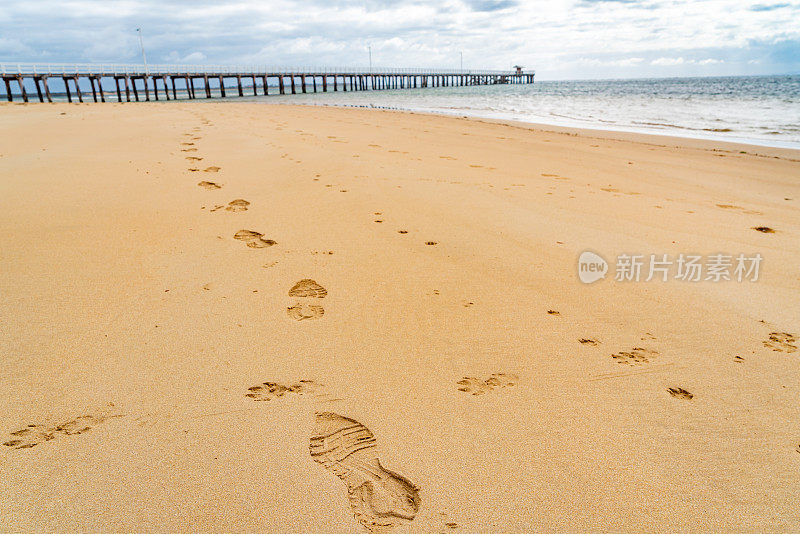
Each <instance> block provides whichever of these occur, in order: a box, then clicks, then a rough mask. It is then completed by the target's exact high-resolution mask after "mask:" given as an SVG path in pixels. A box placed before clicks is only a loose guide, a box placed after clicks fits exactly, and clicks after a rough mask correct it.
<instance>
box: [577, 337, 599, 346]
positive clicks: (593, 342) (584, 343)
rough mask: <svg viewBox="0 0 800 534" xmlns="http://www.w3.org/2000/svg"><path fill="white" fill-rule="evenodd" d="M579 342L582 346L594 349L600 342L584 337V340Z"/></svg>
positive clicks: (581, 339)
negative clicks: (589, 346)
mask: <svg viewBox="0 0 800 534" xmlns="http://www.w3.org/2000/svg"><path fill="white" fill-rule="evenodd" d="M578 342H579V343H580V344H581V345H591V346H592V347H594V346H596V345H597V344H598V343H599V341H597V340H596V339H592V338H583V337H582V338H580V339H579V340H578Z"/></svg>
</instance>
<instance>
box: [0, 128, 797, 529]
mask: <svg viewBox="0 0 800 534" xmlns="http://www.w3.org/2000/svg"><path fill="white" fill-rule="evenodd" d="M204 124H209V123H208V121H204ZM187 135H191V134H187ZM193 139H194V140H196V139H199V138H193ZM184 146H192V144H189V145H184ZM193 158H194V159H193V160H195V161H199V160H200V159H202V158H195V157H193ZM216 169H217V170H216V171H209V172H217V171H218V170H219V168H216ZM198 185H200V186H201V187H204V188H206V189H209V190H216V189H220V188H221V187H222V186H220V185H218V184H216V183H214V182H207V181H203V182H200V184H198ZM248 205H249V202H247V201H245V200H242V199H237V200H235V201H232V202H230V203H229V204H228V206H230V207H232V209H230V210H229V211H237V210H246V209H247V206H248ZM226 209H228V208H226ZM401 233H402V232H401ZM234 238H235V239H237V240H239V241H243V242H244V243H245V244H246V245H247V246H248V247H250V248H265V247H269V246H272V245H274V244H275V242H274V241H272V240H269V239H264V236H263V234H261V233H260V232H255V231H252V230H240V231H239V232H237V233H236V235H235V236H234ZM288 294H289V296H290V297H293V298H295V299H296V300H297V302H296V303H295V304H294V305H293V306H291V307H289V308H287V312H288V315H289V317H291V318H293V319H296V320H304V319H311V318H318V317H321V316H322V315H323V313H324V310H323V309H322V306H320V305H318V304H313V303H312V302H317V301H313V300H311V299H323V298H325V297H326V296H327V294H328V291H327V290H326V289H325V288H324V287H322V286H321V285H319V284H318V283H317V282H315V281H314V280H312V279H308V278H306V279H302V280H300V281H298V282H297V283H296V284H295V285H294V286H293V287H292V288H291V289H290V290H289V292H288ZM548 313H550V314H551V315H558V312H555V311H553V310H550V311H548ZM653 339H655V338H654V336H652V335H651V334H645V336H644V337H643V338H642V340H643V341H644V340H653ZM579 341H580V342H581V343H582V344H587V345H596V344H597V341H596V340H595V339H591V338H582V339H579ZM763 345H764V347H765V348H768V349H771V350H773V351H776V352H784V353H794V352H796V351H797V339H796V337H795V335H793V334H789V333H786V332H772V333H770V334H769V336H768V338H767V340H765V341H763ZM657 354H658V352H657V351H655V350H652V349H648V348H643V347H634V348H633V349H631V350H629V351H621V352H618V353H615V354H612V355H611V357H612V359H613V360H614V361H617V363H620V364H623V365H631V366H635V365H642V364H646V363H649V361H650V359H651V358H652V357H654V356H655V355H657ZM738 358H739V360H741V361H743V359H741V358H740V357H738ZM737 361H738V360H737ZM518 381H519V377H518V376H517V375H514V374H508V373H493V374H491V375H489V376H488V377H487V378H476V377H464V378H462V379H461V380H459V381H458V382H457V389H458V391H461V392H464V393H468V394H471V395H475V396H479V395H484V394H487V393H489V392H492V391H495V390H499V389H504V388H508V387H512V386H515V385H516V384H517V383H518ZM322 390H323V386H322V385H321V384H319V383H317V382H315V381H313V380H299V381H297V382H295V383H291V384H281V383H277V382H263V383H261V384H258V385H256V386H252V387H250V388H248V389H247V393H245V396H246V397H247V398H249V399H251V400H253V401H270V400H273V399H279V398H282V397H284V396H286V395H289V394H295V395H308V394H314V395H317V394H319V393H320V392H321V391H322ZM667 392H668V393H669V394H670V395H671V396H672V397H675V398H677V399H681V400H686V401H690V400H692V399H693V397H694V395H693V394H692V393H690V392H689V391H687V390H685V389H683V388H680V387H671V388H668V390H667ZM114 417H122V415H108V414H100V415H82V416H79V417H76V418H75V419H72V420H69V421H66V422H63V423H60V424H57V425H52V426H49V425H42V424H30V425H27V426H25V427H23V428H20V429H19V430H16V431H13V432H11V433H10V436H9V439H8V440H7V441H5V442H4V443H3V445H4V446H5V447H9V448H11V449H30V448H33V447H35V446H36V445H39V444H41V443H45V442H48V441H52V440H54V439H57V438H62V437H65V436H75V435H79V434H83V433H86V432H88V431H90V430H91V429H92V428H93V427H95V426H97V425H99V424H101V423H103V422H105V421H107V420H108V419H110V418H114ZM797 452H800V446H798V447H797ZM309 453H310V456H311V458H312V459H313V460H314V461H315V462H317V463H319V464H320V465H322V466H323V467H324V468H325V469H327V470H328V471H330V472H331V473H332V474H334V475H336V476H337V477H338V478H340V479H341V480H342V481H343V482H344V483H345V485H346V487H347V494H348V502H349V505H350V507H351V510H352V512H353V514H354V516H355V518H356V519H357V520H358V522H359V523H361V525H363V526H364V527H365V528H366V529H367V530H368V531H369V532H371V533H386V532H389V531H390V530H392V529H394V528H395V527H397V526H400V525H403V524H406V523H409V522H410V521H412V520H413V519H414V518H415V517H416V516H417V514H418V513H419V510H420V506H421V499H420V490H419V488H418V487H417V486H415V485H414V484H413V483H412V482H411V481H410V480H408V479H406V478H405V477H403V476H402V475H400V474H398V473H396V472H393V471H390V470H388V469H386V468H384V467H383V465H381V463H380V460H379V456H378V454H377V439H376V437H375V436H374V434H373V433H372V432H371V431H370V430H369V429H368V428H367V427H366V426H365V425H363V424H362V423H360V422H358V421H356V420H355V419H351V418H349V417H345V416H342V415H339V414H337V413H334V412H331V411H318V412H316V413H315V420H314V428H313V430H312V432H311V436H310V438H309ZM444 525H445V526H446V528H447V529H448V530H449V529H456V528H458V525H457V524H456V523H455V522H451V521H448V522H446V523H444Z"/></svg>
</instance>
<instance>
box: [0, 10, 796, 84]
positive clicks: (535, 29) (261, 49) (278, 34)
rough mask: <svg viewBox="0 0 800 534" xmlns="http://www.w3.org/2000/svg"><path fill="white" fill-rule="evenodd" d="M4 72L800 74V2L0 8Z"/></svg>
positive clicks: (570, 75) (568, 75) (554, 76)
mask: <svg viewBox="0 0 800 534" xmlns="http://www.w3.org/2000/svg"><path fill="white" fill-rule="evenodd" d="M0 6H1V7H0V62H11V63H13V62H38V63H48V62H49V63H61V62H67V63H75V62H81V63H90V62H109V63H134V62H141V51H140V48H139V41H138V38H137V34H136V28H137V27H141V28H142V32H143V37H144V45H145V49H146V53H147V59H148V62H149V63H196V64H220V63H224V64H248V65H250V64H264V65H275V66H290V65H296V66H317V65H319V66H362V65H367V64H368V62H369V56H368V46H371V47H372V54H373V62H374V65H376V66H406V67H415V66H430V67H450V66H452V67H458V65H459V57H460V56H459V53H460V52H461V53H463V57H464V67H465V68H480V67H483V68H508V67H510V66H511V65H514V64H522V65H524V66H525V67H528V68H531V69H535V70H536V72H537V79H575V78H626V77H646V76H695V75H724V74H782V73H800V0H786V1H784V0H774V1H770V0H757V1H751V0H527V1H526V0H444V1H441V2H435V1H431V2H419V1H417V0H405V1H402V2H401V1H397V0H362V1H355V0H311V1H298V0H231V1H224V0H219V1H210V0H22V1H17V2H14V1H12V0H0Z"/></svg>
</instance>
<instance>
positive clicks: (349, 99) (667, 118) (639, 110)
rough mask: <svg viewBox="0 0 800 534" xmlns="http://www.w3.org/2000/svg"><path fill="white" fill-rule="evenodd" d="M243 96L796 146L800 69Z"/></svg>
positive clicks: (799, 137) (799, 139) (799, 125)
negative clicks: (762, 73) (763, 73)
mask: <svg viewBox="0 0 800 534" xmlns="http://www.w3.org/2000/svg"><path fill="white" fill-rule="evenodd" d="M318 89H319V90H320V91H321V90H322V88H321V84H320V83H318ZM329 89H330V87H329ZM246 99H247V100H255V101H261V102H267V103H277V102H287V103H297V104H300V103H302V104H317V105H336V106H365V107H371V106H374V107H385V108H391V109H400V110H413V111H422V112H432V113H444V114H451V115H467V116H473V117H484V118H495V119H507V120H518V121H524V122H532V123H542V124H552V125H559V126H572V127H581V128H599V129H605V130H618V131H631V132H643V133H651V134H664V135H677V136H681V137H693V138H706V139H720V140H725V141H734V142H746V143H753V144H760V145H766V146H778V147H787V148H800V75H791V76H736V77H719V78H660V79H635V80H584V81H542V82H540V81H537V82H536V83H535V84H533V85H529V84H528V85H491V86H473V87H439V88H427V89H398V90H388V91H361V92H351V91H348V92H341V91H339V92H336V93H333V92H328V93H316V94H313V93H308V94H304V95H303V94H298V95H286V96H269V97H249V98H246ZM226 100H229V101H231V102H235V101H241V100H242V99H240V98H230V99H226Z"/></svg>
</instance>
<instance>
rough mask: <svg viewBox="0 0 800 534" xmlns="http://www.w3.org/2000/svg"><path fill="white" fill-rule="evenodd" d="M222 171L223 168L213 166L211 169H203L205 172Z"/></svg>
mask: <svg viewBox="0 0 800 534" xmlns="http://www.w3.org/2000/svg"><path fill="white" fill-rule="evenodd" d="M220 170H222V167H215V166H213V165H212V166H211V167H206V168H205V169H203V172H219V171H220Z"/></svg>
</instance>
